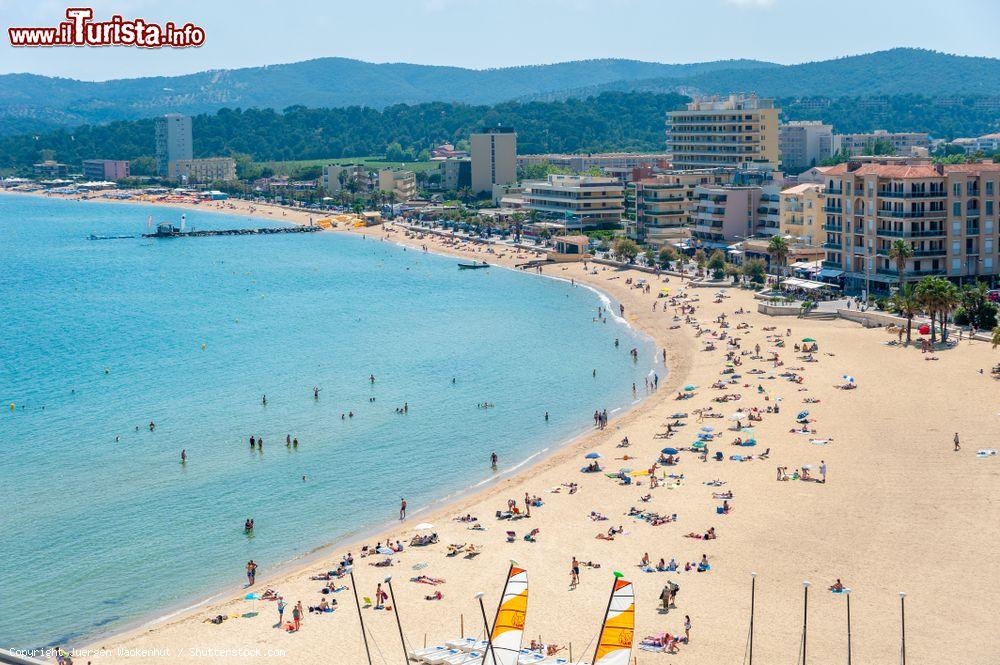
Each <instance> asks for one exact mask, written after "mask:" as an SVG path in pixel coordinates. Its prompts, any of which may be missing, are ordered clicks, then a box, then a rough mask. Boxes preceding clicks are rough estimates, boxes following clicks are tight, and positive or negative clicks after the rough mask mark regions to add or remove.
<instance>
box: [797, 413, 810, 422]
mask: <svg viewBox="0 0 1000 665" xmlns="http://www.w3.org/2000/svg"><path fill="white" fill-rule="evenodd" d="M808 417H809V412H808V411H799V415H797V416H795V418H796V420H802V419H803V418H808Z"/></svg>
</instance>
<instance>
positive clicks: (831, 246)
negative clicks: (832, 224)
mask: <svg viewBox="0 0 1000 665" xmlns="http://www.w3.org/2000/svg"><path fill="white" fill-rule="evenodd" d="M820 247H822V248H823V249H837V250H840V249H843V245H841V244H840V243H839V242H824V243H823V244H822V245H820Z"/></svg>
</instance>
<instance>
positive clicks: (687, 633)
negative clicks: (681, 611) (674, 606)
mask: <svg viewBox="0 0 1000 665" xmlns="http://www.w3.org/2000/svg"><path fill="white" fill-rule="evenodd" d="M684 639H685V640H686V641H687V643H688V644H691V617H689V616H688V615H687V614H685V615H684Z"/></svg>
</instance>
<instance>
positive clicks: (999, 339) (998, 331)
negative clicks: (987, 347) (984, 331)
mask: <svg viewBox="0 0 1000 665" xmlns="http://www.w3.org/2000/svg"><path fill="white" fill-rule="evenodd" d="M991 341H992V342H993V348H994V349H995V348H997V347H998V346H1000V326H997V327H996V328H994V329H993V339H992V340H991Z"/></svg>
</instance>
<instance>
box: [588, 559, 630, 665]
mask: <svg viewBox="0 0 1000 665" xmlns="http://www.w3.org/2000/svg"><path fill="white" fill-rule="evenodd" d="M634 632H635V591H634V589H633V587H632V583H631V582H626V581H625V580H623V579H616V580H615V586H614V589H613V590H612V591H611V603H610V604H609V605H608V613H607V615H605V617H604V623H603V624H602V625H601V636H600V637H599V638H598V642H597V651H595V652H594V665H628V663H629V660H630V659H631V658H632V634H633V633H634Z"/></svg>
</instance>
